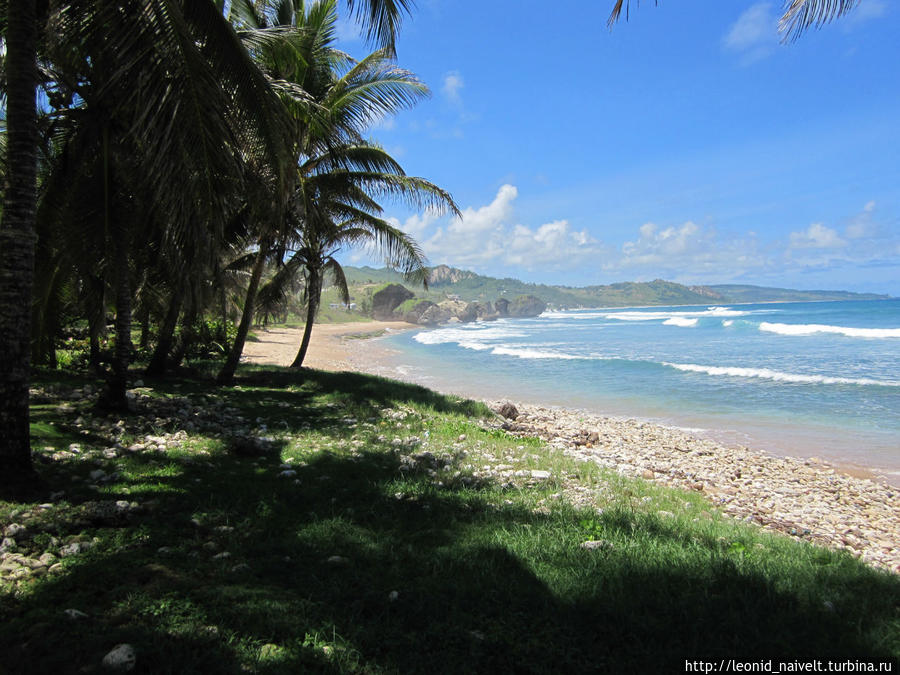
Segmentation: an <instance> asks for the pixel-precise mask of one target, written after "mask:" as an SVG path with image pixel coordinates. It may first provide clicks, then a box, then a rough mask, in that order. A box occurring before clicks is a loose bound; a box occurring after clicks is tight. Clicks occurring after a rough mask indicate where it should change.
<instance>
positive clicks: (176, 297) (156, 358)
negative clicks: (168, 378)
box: [144, 290, 181, 377]
mask: <svg viewBox="0 0 900 675" xmlns="http://www.w3.org/2000/svg"><path fill="white" fill-rule="evenodd" d="M180 313H181V293H179V292H178V291H177V290H175V291H173V292H172V300H171V301H170V302H169V309H168V311H166V317H165V319H163V324H162V326H160V328H159V339H158V340H157V341H156V349H154V350H153V356H152V357H151V359H150V363H149V364H148V365H147V369H146V370H145V371H144V374H145V375H148V376H151V377H159V376H161V375H163V374H164V373H165V372H166V359H167V358H168V356H169V351H170V350H171V349H172V342H173V338H174V336H175V327H176V326H177V325H178V315H179V314H180Z"/></svg>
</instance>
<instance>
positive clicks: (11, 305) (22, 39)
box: [0, 0, 38, 492]
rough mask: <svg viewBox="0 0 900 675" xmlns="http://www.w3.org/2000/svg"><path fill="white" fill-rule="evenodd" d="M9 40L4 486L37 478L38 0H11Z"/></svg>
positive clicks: (1, 381)
mask: <svg viewBox="0 0 900 675" xmlns="http://www.w3.org/2000/svg"><path fill="white" fill-rule="evenodd" d="M3 19H4V23H5V25H4V26H3V28H4V29H5V32H6V35H5V43H6V58H5V66H6V80H7V85H6V123H7V138H8V140H7V149H8V155H7V169H8V176H7V184H6V191H5V194H4V199H3V216H2V222H0V325H2V326H3V329H2V330H0V429H3V433H2V434H0V436H2V441H0V488H3V491H4V492H6V491H7V490H12V491H14V492H15V491H19V490H20V489H21V487H22V486H24V485H27V484H28V483H31V482H32V481H33V480H34V469H33V467H32V463H31V443H30V439H29V422H28V366H29V350H30V347H29V337H30V329H31V312H30V308H31V288H32V278H33V277H32V270H33V268H34V213H35V203H36V192H35V191H36V174H37V161H36V153H37V140H38V128H37V111H36V108H35V102H34V101H35V88H36V86H37V81H38V73H37V64H36V53H37V46H36V44H37V42H36V41H37V15H36V10H35V1H34V0H9V1H8V4H7V15H6V16H5V17H3Z"/></svg>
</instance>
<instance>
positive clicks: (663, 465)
mask: <svg viewBox="0 0 900 675" xmlns="http://www.w3.org/2000/svg"><path fill="white" fill-rule="evenodd" d="M487 403H488V404H489V405H490V406H491V407H492V409H494V410H496V411H498V412H500V413H501V414H503V417H505V418H506V421H504V422H502V423H500V422H498V426H500V427H502V428H503V429H505V430H506V431H508V432H509V433H512V434H515V435H521V436H537V437H539V438H541V439H542V440H543V441H545V442H546V443H547V444H548V445H550V446H551V447H554V448H557V449H559V450H560V451H562V452H564V453H565V454H566V455H568V456H571V457H574V458H576V459H578V460H581V461H585V462H594V463H596V464H598V465H600V466H603V467H606V468H609V469H612V470H615V471H617V472H618V473H620V474H623V475H626V476H634V477H638V478H643V479H645V480H649V481H653V482H655V483H659V484H662V485H667V486H672V487H679V488H684V489H688V490H695V491H699V492H702V493H703V494H704V495H706V497H707V498H708V499H709V500H710V501H712V502H713V503H714V504H716V505H717V506H719V507H720V508H721V509H722V510H723V511H724V512H725V513H726V514H728V515H729V516H731V517H733V518H737V519H740V520H745V521H747V522H754V523H757V524H759V525H761V526H762V527H764V528H766V529H770V530H775V531H778V532H781V533H784V534H787V535H790V536H792V537H795V538H798V539H803V540H806V541H810V542H813V543H816V544H819V545H822V546H827V547H829V548H834V549H845V550H847V551H849V552H850V553H852V554H853V555H854V556H856V557H858V558H861V559H862V560H865V561H866V562H869V563H871V564H874V565H876V566H878V567H882V568H885V569H889V570H891V571H893V572H895V573H900V500H898V498H897V497H898V495H897V489H896V488H892V487H890V486H888V485H884V484H881V483H877V482H875V481H872V480H870V479H866V478H856V477H853V476H849V475H846V474H843V473H841V472H840V471H839V470H837V469H835V467H833V466H832V465H830V464H828V463H827V462H824V461H822V460H819V459H817V458H812V459H798V458H793V457H775V456H772V455H768V454H764V453H760V452H754V451H753V450H750V449H748V448H744V447H727V446H725V445H722V444H720V443H717V442H715V441H711V440H706V439H701V438H697V437H695V436H692V435H690V434H689V433H687V432H684V431H682V430H679V429H672V428H668V427H663V426H660V425H656V424H652V423H649V422H642V421H638V420H633V419H614V418H609V417H604V416H601V415H594V414H590V413H586V412H581V411H573V410H566V409H562V408H550V407H543V406H536V405H528V404H521V403H515V404H510V405H506V404H509V402H508V401H487ZM578 487H579V486H578V485H577V484H576V483H574V482H573V483H572V484H571V485H568V486H567V488H568V489H567V490H566V492H567V495H568V496H569V497H570V498H572V499H573V501H575V502H576V503H578V502H580V501H586V500H587V499H588V497H587V496H585V495H584V493H583V490H579V489H578Z"/></svg>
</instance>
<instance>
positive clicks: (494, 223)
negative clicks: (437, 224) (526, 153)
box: [447, 184, 519, 234]
mask: <svg viewBox="0 0 900 675" xmlns="http://www.w3.org/2000/svg"><path fill="white" fill-rule="evenodd" d="M518 196H519V190H518V189H517V188H516V186H515V185H508V184H507V185H502V186H500V189H499V190H498V191H497V196H496V197H494V201H492V202H491V203H490V204H488V205H487V206H481V207H479V208H477V209H473V208H472V207H469V208H467V209H465V210H464V211H463V212H462V217H460V218H455V219H454V220H453V222H452V223H451V224H450V227H448V228H447V229H448V231H450V232H454V233H459V234H485V233H487V232H489V231H491V230H497V229H501V228H502V227H503V223H504V222H505V221H508V220H509V219H510V218H511V217H512V203H513V202H514V201H515V199H516V197H518Z"/></svg>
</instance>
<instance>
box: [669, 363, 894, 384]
mask: <svg viewBox="0 0 900 675" xmlns="http://www.w3.org/2000/svg"><path fill="white" fill-rule="evenodd" d="M662 365H664V366H668V367H669V368H675V369H676V370H681V371H684V372H687V373H705V374H707V375H716V376H726V377H755V378H759V379H763V380H773V381H775V382H793V383H798V384H853V385H859V386H880V387H900V382H898V381H896V380H873V379H870V378H852V377H829V376H827V375H802V374H799V373H783V372H781V371H778V370H770V369H769V368H733V367H726V366H700V365H697V364H695V363H667V362H663V364H662Z"/></svg>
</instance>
